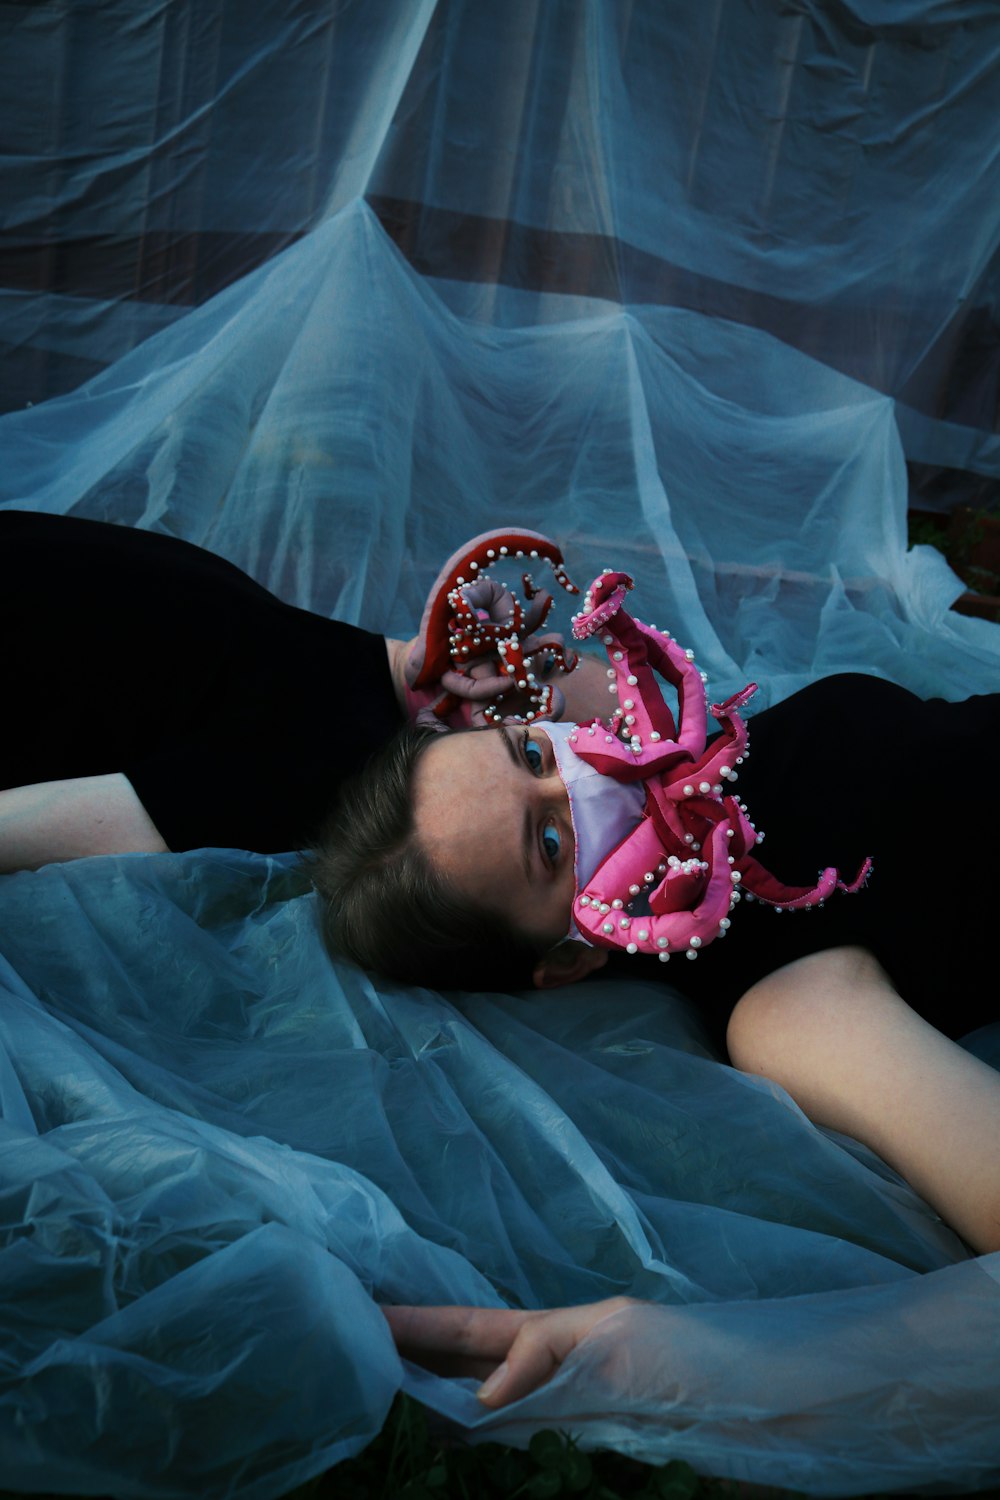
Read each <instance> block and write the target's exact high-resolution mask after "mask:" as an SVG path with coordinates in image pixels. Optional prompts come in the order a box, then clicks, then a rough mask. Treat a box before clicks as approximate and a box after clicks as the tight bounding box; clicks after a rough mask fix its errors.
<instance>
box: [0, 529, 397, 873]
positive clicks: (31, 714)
mask: <svg viewBox="0 0 1000 1500" xmlns="http://www.w3.org/2000/svg"><path fill="white" fill-rule="evenodd" d="M0 632H2V636H0V639H2V642H3V662H4V706H5V728H4V733H3V736H2V738H0V786H7V787H10V786H23V785H27V784H29V783H32V782H36V781H55V780H61V779H63V778H64V777H75V776H96V775H103V774H106V773H109V772H115V771H121V772H124V774H125V775H126V776H127V777H128V779H129V781H130V782H131V783H132V785H133V787H134V788H135V790H136V792H137V793H138V796H139V799H140V801H141V802H142V804H143V806H144V807H145V809H146V811H147V812H148V813H149V815H150V817H151V818H152V820H153V822H154V823H155V825H156V827H157V828H158V829H159V831H160V833H161V835H162V836H163V838H164V840H165V841H166V843H167V844H168V846H169V847H170V848H171V849H192V848H198V847H201V846H203V845H209V846H212V845H214V846H219V847H226V848H228V847H235V848H243V849H254V850H259V851H261V852H263V853H271V852H280V851H283V850H288V849H296V848H301V847H302V846H303V845H304V844H305V843H306V842H308V841H309V839H310V838H311V837H312V836H313V835H314V834H315V833H316V831H317V829H318V826H319V825H320V824H321V823H322V821H323V818H324V817H325V815H326V812H327V810H328V807H329V804H330V801H331V799H332V797H333V795H334V793H335V792H336V789H337V787H338V785H339V783H340V781H341V780H342V779H343V778H344V777H345V776H347V775H349V774H351V773H352V772H354V771H356V770H359V769H360V768H361V767H362V766H363V765H364V763H365V761H366V760H367V758H368V756H369V755H370V754H371V752H372V751H373V750H374V749H376V748H377V747H378V746H379V745H380V744H381V743H382V742H383V741H385V740H386V739H388V738H389V737H390V735H391V734H393V733H394V732H395V730H396V729H397V728H399V726H400V725H401V723H402V715H401V713H400V711H399V709H398V707H397V704H396V699H395V695H394V693H393V687H392V679H391V676H390V672H389V665H388V660H387V657H386V651H385V643H384V641H383V639H382V637H381V636H378V635H372V634H370V633H369V632H368V631H364V630H359V629H357V628H356V627H354V626H351V625H345V624H342V623H341V622H339V621H336V620H325V619H323V618H321V617H320V616H319V615H314V614H310V613H309V612H308V611H307V610H302V609H296V608H294V607H293V606H291V605H288V604H284V603H282V602H281V601H280V600H278V599H276V598H275V597H274V595H273V594H270V593H268V591H267V590H266V589H264V588H262V587H261V586H260V585H259V584H257V583H254V582H253V581H252V580H251V579H250V578H248V577H247V576H246V574H244V573H242V572H241V571H240V570H239V569H238V568H236V567H234V566H233V564H232V563H228V562H225V561H224V560H223V559H222V558H219V557H216V556H214V555H213V554H212V553H209V552H206V551H204V550H203V549H202V548H200V547H195V546H193V545H192V544H191V543H189V542H184V541H181V540H180V539H179V538H176V537H169V536H162V535H159V534H157V533H153V532H147V531H136V530H134V529H132V528H130V527H122V526H110V525H106V524H104V523H102V522H99V521H86V520H80V519H78V518H76V517H67V516H50V515H41V514H36V513H30V512H23V511H0Z"/></svg>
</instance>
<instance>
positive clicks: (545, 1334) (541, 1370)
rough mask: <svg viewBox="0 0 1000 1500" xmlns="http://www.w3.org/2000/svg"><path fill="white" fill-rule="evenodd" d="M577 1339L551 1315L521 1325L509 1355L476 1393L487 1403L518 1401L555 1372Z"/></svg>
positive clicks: (486, 1404) (543, 1315)
mask: <svg viewBox="0 0 1000 1500" xmlns="http://www.w3.org/2000/svg"><path fill="white" fill-rule="evenodd" d="M560 1332H562V1336H560ZM575 1342H576V1341H575V1339H573V1338H572V1337H570V1336H569V1334H568V1330H562V1331H560V1329H559V1328H558V1326H556V1327H553V1321H552V1315H551V1314H548V1315H546V1314H541V1315H536V1317H535V1318H533V1319H532V1320H530V1321H527V1322H525V1323H524V1324H522V1326H521V1328H520V1329H519V1330H518V1333H517V1335H516V1337H515V1339H514V1342H513V1343H512V1344H511V1346H510V1352H509V1353H508V1355H507V1358H506V1359H505V1360H504V1362H503V1363H502V1364H501V1365H499V1366H498V1368H497V1369H496V1370H494V1371H493V1374H492V1375H491V1376H490V1377H489V1379H488V1380H485V1381H484V1382H483V1384H482V1385H481V1386H480V1387H479V1390H478V1391H477V1392H476V1395H477V1396H478V1397H479V1400H480V1401H481V1402H482V1403H483V1405H484V1406H492V1407H497V1406H507V1405H508V1404H509V1403H510V1402H511V1401H519V1400H520V1398H521V1397H522V1396H527V1395H529V1394H530V1392H531V1391H534V1390H537V1389H538V1387H539V1386H540V1385H544V1384H545V1382H546V1381H547V1380H548V1379H549V1378H550V1377H551V1376H552V1375H554V1374H555V1372H556V1370H558V1368H559V1366H560V1365H561V1364H562V1362H563V1360H564V1359H565V1358H566V1355H567V1354H568V1353H569V1351H570V1350H571V1349H572V1348H573V1347H574V1344H575Z"/></svg>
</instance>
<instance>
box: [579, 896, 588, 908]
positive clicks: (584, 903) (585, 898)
mask: <svg viewBox="0 0 1000 1500" xmlns="http://www.w3.org/2000/svg"><path fill="white" fill-rule="evenodd" d="M580 905H581V906H589V905H590V897H589V896H581V897H580Z"/></svg>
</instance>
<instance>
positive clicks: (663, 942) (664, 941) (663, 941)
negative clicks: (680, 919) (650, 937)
mask: <svg viewBox="0 0 1000 1500" xmlns="http://www.w3.org/2000/svg"><path fill="white" fill-rule="evenodd" d="M656 946H657V947H658V948H668V947H669V946H670V939H669V938H665V937H658V938H657V939H656Z"/></svg>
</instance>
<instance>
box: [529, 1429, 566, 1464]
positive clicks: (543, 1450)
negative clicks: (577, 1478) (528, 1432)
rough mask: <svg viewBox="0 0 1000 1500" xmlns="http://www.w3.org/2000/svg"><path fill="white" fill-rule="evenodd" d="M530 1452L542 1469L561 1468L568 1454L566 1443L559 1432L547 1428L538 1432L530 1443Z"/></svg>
mask: <svg viewBox="0 0 1000 1500" xmlns="http://www.w3.org/2000/svg"><path fill="white" fill-rule="evenodd" d="M528 1452H529V1453H530V1454H531V1456H532V1458H533V1459H534V1460H535V1463H536V1464H537V1465H538V1467H539V1468H540V1469H557V1468H559V1469H561V1468H562V1467H563V1460H564V1458H565V1455H566V1444H565V1443H564V1442H563V1440H562V1438H561V1437H560V1436H559V1434H558V1432H553V1431H552V1430H551V1428H546V1430H545V1431H544V1432H536V1433H535V1434H534V1436H533V1437H532V1439H531V1442H530V1443H529V1444H528Z"/></svg>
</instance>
